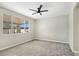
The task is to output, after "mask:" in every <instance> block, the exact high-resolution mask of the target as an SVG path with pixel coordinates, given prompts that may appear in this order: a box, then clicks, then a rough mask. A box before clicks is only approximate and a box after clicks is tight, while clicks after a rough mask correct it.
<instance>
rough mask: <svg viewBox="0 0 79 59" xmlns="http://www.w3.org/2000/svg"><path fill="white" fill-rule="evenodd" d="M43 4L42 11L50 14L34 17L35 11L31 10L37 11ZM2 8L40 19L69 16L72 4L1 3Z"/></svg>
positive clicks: (44, 13)
mask: <svg viewBox="0 0 79 59" xmlns="http://www.w3.org/2000/svg"><path fill="white" fill-rule="evenodd" d="M41 4H42V5H43V7H42V10H44V9H46V10H48V12H43V13H42V16H41V15H39V14H35V15H32V13H34V11H30V10H29V9H35V10H37V8H38V7H39V5H41ZM0 6H1V7H4V8H7V9H10V10H12V11H16V12H18V13H21V14H23V15H26V16H29V17H32V18H35V19H40V18H44V17H54V16H59V15H64V14H68V13H69V12H70V9H71V2H1V3H0Z"/></svg>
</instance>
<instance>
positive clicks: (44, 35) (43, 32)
mask: <svg viewBox="0 0 79 59" xmlns="http://www.w3.org/2000/svg"><path fill="white" fill-rule="evenodd" d="M68 20H69V18H68V15H62V16H57V17H51V18H43V19H40V20H37V22H36V24H37V26H36V30H37V31H36V39H42V40H49V41H56V42H63V43H68V42H69V40H68V35H69V33H68V30H69V23H68Z"/></svg>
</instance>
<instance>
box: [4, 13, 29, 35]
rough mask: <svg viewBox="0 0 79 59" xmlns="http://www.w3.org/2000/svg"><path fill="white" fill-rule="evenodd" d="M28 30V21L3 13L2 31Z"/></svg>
mask: <svg viewBox="0 0 79 59" xmlns="http://www.w3.org/2000/svg"><path fill="white" fill-rule="evenodd" d="M28 31H29V22H28V21H26V20H22V19H20V18H17V17H13V18H11V16H10V15H5V14H4V15H3V33H5V34H9V33H25V32H28Z"/></svg>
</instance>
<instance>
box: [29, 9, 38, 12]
mask: <svg viewBox="0 0 79 59" xmlns="http://www.w3.org/2000/svg"><path fill="white" fill-rule="evenodd" d="M29 10H31V11H35V12H37V11H36V10H33V9H29Z"/></svg>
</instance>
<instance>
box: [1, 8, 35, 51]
mask: <svg viewBox="0 0 79 59" xmlns="http://www.w3.org/2000/svg"><path fill="white" fill-rule="evenodd" d="M3 14H8V15H12V16H16V17H19V18H21V19H22V20H28V21H29V23H30V32H27V33H24V34H22V33H18V34H3V32H2V28H3V25H2V24H3V22H2V21H3V20H2V15H3ZM34 21H35V20H33V19H31V18H29V17H25V16H23V15H21V14H18V13H16V12H13V11H10V10H7V9H3V8H0V50H2V49H5V48H7V47H11V46H15V45H17V44H21V43H24V42H27V41H30V40H33V39H34Z"/></svg>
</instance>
